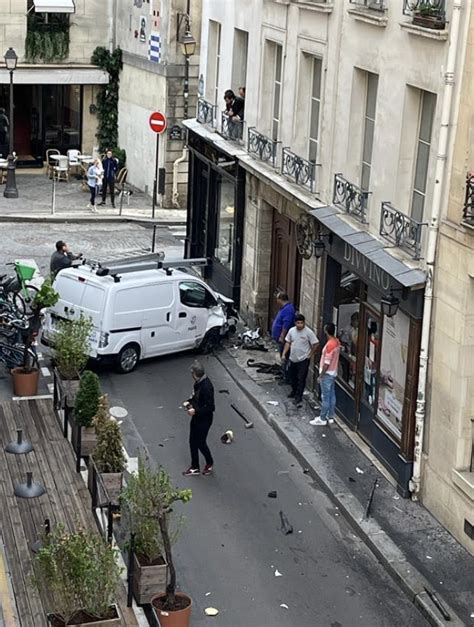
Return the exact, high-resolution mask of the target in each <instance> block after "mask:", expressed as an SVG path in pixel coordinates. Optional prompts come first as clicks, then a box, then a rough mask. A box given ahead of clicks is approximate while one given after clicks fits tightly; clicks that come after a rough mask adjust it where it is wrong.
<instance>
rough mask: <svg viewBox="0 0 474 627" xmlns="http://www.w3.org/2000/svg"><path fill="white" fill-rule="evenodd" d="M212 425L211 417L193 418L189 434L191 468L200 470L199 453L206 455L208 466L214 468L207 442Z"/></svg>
mask: <svg viewBox="0 0 474 627" xmlns="http://www.w3.org/2000/svg"><path fill="white" fill-rule="evenodd" d="M211 425H212V415H211V416H200V417H199V418H195V417H193V418H192V419H191V430H190V432H189V448H190V449H191V468H199V451H201V453H202V454H203V455H204V459H205V460H206V464H207V465H208V466H212V465H213V464H214V460H213V459H212V455H211V451H210V450H209V447H208V445H207V442H206V438H207V434H208V433H209V429H210V428H211Z"/></svg>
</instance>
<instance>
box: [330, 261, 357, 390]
mask: <svg viewBox="0 0 474 627" xmlns="http://www.w3.org/2000/svg"><path fill="white" fill-rule="evenodd" d="M364 288H365V286H364V284H363V283H362V281H360V280H359V279H358V278H357V276H356V275H355V274H353V273H352V272H349V271H344V270H343V271H342V273H341V280H340V283H339V288H338V290H337V292H336V299H335V307H334V323H335V324H336V328H337V334H338V337H339V340H340V342H341V353H340V358H339V372H338V377H339V380H341V381H342V382H344V383H345V384H346V385H347V386H349V388H350V389H351V390H352V392H353V393H354V391H355V387H356V361H357V346H358V341H359V317H360V296H361V292H362V290H364Z"/></svg>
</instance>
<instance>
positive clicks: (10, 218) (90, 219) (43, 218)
mask: <svg viewBox="0 0 474 627" xmlns="http://www.w3.org/2000/svg"><path fill="white" fill-rule="evenodd" d="M0 222H22V223H23V222H31V223H45V224H48V223H51V224H54V223H58V224H61V223H64V222H67V223H70V224H82V223H84V224H89V223H90V224H94V223H122V222H137V223H139V224H140V223H142V224H152V225H153V224H156V225H157V226H186V220H153V219H152V218H145V217H139V216H138V217H135V216H72V217H71V216H59V215H54V216H53V215H50V216H48V215H36V216H34V215H33V216H32V215H19V214H11V215H0Z"/></svg>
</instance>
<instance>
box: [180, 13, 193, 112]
mask: <svg viewBox="0 0 474 627" xmlns="http://www.w3.org/2000/svg"><path fill="white" fill-rule="evenodd" d="M188 20H189V16H188ZM179 43H180V44H181V51H182V53H183V54H184V94H183V95H184V111H183V117H184V119H185V120H187V118H188V99H189V58H190V57H192V56H193V54H194V53H195V52H196V40H195V39H194V37H193V36H192V34H191V32H190V31H189V29H188V30H186V33H185V34H184V37H183V38H182V39H181V41H180V42H179Z"/></svg>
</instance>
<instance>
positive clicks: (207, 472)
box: [202, 464, 213, 475]
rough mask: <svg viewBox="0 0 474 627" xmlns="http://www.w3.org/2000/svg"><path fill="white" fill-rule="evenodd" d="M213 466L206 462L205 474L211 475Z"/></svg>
mask: <svg viewBox="0 0 474 627" xmlns="http://www.w3.org/2000/svg"><path fill="white" fill-rule="evenodd" d="M212 468H213V466H209V465H208V464H206V465H205V466H204V470H203V471H202V474H203V475H210V474H211V473H212Z"/></svg>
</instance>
